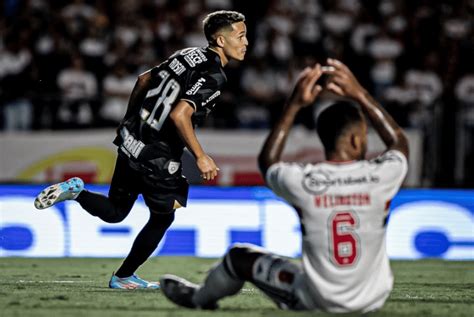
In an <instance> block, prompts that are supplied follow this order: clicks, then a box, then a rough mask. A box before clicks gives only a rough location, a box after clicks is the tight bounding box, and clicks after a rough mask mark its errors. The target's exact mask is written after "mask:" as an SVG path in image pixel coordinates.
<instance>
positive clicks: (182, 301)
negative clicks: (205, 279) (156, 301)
mask: <svg viewBox="0 0 474 317" xmlns="http://www.w3.org/2000/svg"><path fill="white" fill-rule="evenodd" d="M160 285H161V291H162V292H163V294H164V295H165V296H166V297H167V298H168V299H169V300H170V301H172V302H173V303H175V304H176V305H179V306H182V307H186V308H194V309H206V310H214V309H217V308H218V305H217V303H209V304H206V305H203V306H199V305H196V304H195V303H194V302H193V295H194V293H195V292H196V290H197V289H198V288H199V285H196V284H193V283H191V282H189V281H187V280H185V279H184V278H181V277H179V276H176V275H171V274H166V275H163V276H162V277H161V279H160Z"/></svg>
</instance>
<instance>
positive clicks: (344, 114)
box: [316, 101, 364, 153]
mask: <svg viewBox="0 0 474 317" xmlns="http://www.w3.org/2000/svg"><path fill="white" fill-rule="evenodd" d="M361 122H364V115H363V114H362V112H361V111H360V109H359V108H358V107H357V106H355V105H354V104H352V103H350V102H347V101H338V102H336V103H334V104H333V105H331V106H329V107H328V108H326V109H324V110H323V111H321V113H320V114H319V116H318V119H317V122H316V130H317V131H318V135H319V138H320V139H321V142H322V143H323V145H324V149H325V151H326V153H330V152H333V151H334V150H335V149H336V143H337V140H338V138H339V137H340V136H341V135H343V134H344V132H345V131H347V129H348V128H350V127H351V126H352V125H354V124H359V123H361Z"/></svg>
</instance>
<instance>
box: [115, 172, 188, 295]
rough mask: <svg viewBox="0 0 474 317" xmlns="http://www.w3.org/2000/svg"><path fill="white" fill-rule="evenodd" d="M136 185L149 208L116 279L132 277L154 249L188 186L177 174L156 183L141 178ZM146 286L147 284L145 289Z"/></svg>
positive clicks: (152, 180) (171, 220) (184, 196)
mask: <svg viewBox="0 0 474 317" xmlns="http://www.w3.org/2000/svg"><path fill="white" fill-rule="evenodd" d="M157 186H160V187H157ZM140 188H141V192H142V195H143V198H144V200H145V203H146V205H147V206H148V208H150V219H149V220H148V222H147V223H146V225H145V226H144V227H143V229H142V230H141V231H140V233H139V234H138V236H137V237H136V239H135V241H134V242H133V246H132V249H131V250H130V253H129V254H128V256H127V258H126V259H125V260H124V262H123V264H122V266H121V267H120V268H119V269H118V270H117V272H116V273H115V276H116V277H120V278H124V277H130V276H133V275H134V272H135V271H136V270H137V269H138V267H139V266H140V265H142V264H143V263H144V262H145V261H146V260H147V259H148V257H149V256H150V255H151V254H153V252H154V251H155V250H156V248H157V247H158V244H159V243H160V241H161V239H162V238H163V236H164V234H165V232H166V230H167V229H168V228H169V226H170V225H171V224H172V223H173V220H174V212H175V209H176V208H179V207H181V206H186V202H187V198H188V189H189V185H188V183H187V181H186V179H185V178H183V177H181V175H180V174H178V175H177V176H176V177H175V178H169V179H163V180H160V181H159V185H158V184H157V181H155V180H154V179H152V178H150V177H143V178H142V180H141V182H140ZM147 283H148V282H147ZM149 287H151V286H150V284H148V286H147V288H149Z"/></svg>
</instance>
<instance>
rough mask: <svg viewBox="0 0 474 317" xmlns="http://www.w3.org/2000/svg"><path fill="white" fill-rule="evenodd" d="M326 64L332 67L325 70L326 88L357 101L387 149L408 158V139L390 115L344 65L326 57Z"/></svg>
mask: <svg viewBox="0 0 474 317" xmlns="http://www.w3.org/2000/svg"><path fill="white" fill-rule="evenodd" d="M328 65H329V66H332V68H331V69H328V70H326V71H325V73H327V74H330V75H331V78H330V79H329V82H328V84H327V86H326V88H327V89H328V90H330V91H332V92H334V93H336V94H338V95H340V96H343V97H348V98H351V99H353V100H354V101H356V102H358V103H359V104H360V105H361V108H362V111H363V112H364V113H365V115H366V116H367V117H368V118H369V120H370V122H371V123H372V125H373V127H374V128H375V130H376V131H377V133H378V134H379V135H380V137H381V138H382V140H383V142H384V143H385V145H386V146H387V149H388V150H398V151H400V152H401V153H403V154H404V155H405V156H406V157H407V158H408V139H407V137H406V136H405V133H404V132H403V130H402V129H401V128H400V126H399V125H398V124H397V123H396V122H395V120H393V118H392V116H391V115H390V114H388V113H387V111H385V109H384V108H382V106H380V104H379V103H378V102H377V101H376V100H375V99H374V98H373V97H372V96H371V95H370V94H369V93H368V92H367V91H366V90H365V89H364V88H363V87H362V86H361V85H360V83H359V82H358V80H357V79H356V78H355V76H354V74H352V72H351V71H350V69H349V68H348V67H347V66H346V65H344V64H343V63H341V62H340V61H338V60H335V59H328Z"/></svg>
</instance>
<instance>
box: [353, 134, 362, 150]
mask: <svg viewBox="0 0 474 317" xmlns="http://www.w3.org/2000/svg"><path fill="white" fill-rule="evenodd" d="M351 146H352V149H354V150H356V151H358V150H359V149H360V147H361V146H362V140H361V139H360V137H359V136H358V135H357V134H356V133H351Z"/></svg>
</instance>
